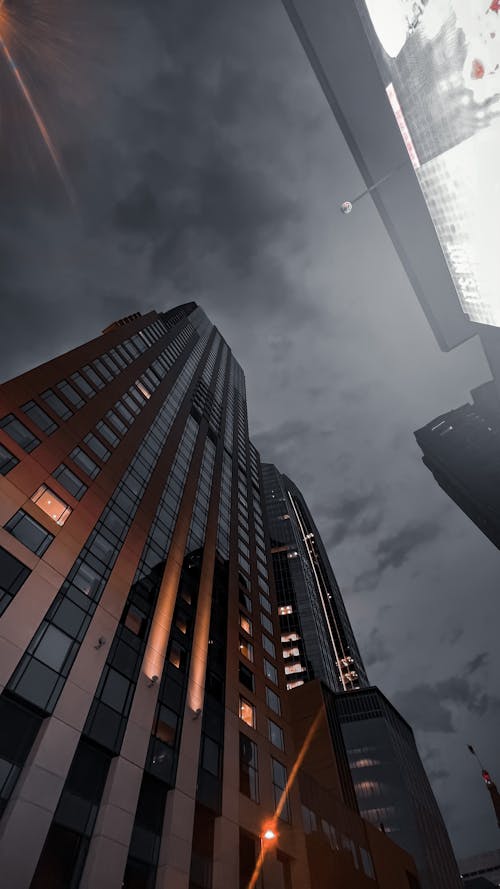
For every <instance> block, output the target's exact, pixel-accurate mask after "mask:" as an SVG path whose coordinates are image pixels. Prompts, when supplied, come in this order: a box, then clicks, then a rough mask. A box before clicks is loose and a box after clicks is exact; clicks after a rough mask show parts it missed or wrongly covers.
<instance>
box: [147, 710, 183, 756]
mask: <svg viewBox="0 0 500 889" xmlns="http://www.w3.org/2000/svg"><path fill="white" fill-rule="evenodd" d="M178 722H179V717H178V716H177V714H176V713H174V711H173V710H170V708H169V707H164V706H163V705H160V707H159V710H158V718H157V720H156V726H155V729H154V732H153V734H154V735H155V737H156V738H159V740H160V741H163V743H164V744H168V745H169V747H173V746H174V744H175V739H176V735H177V724H178Z"/></svg>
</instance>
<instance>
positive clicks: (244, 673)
mask: <svg viewBox="0 0 500 889" xmlns="http://www.w3.org/2000/svg"><path fill="white" fill-rule="evenodd" d="M239 679H240V682H241V684H242V685H244V686H245V688H248V689H250V691H255V682H254V675H253V673H252V671H251V670H249V669H248V667H246V666H245V664H242V663H241V661H240V666H239Z"/></svg>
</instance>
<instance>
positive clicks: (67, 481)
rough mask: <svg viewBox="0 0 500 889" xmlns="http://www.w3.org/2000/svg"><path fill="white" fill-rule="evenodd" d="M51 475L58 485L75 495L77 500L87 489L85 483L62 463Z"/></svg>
mask: <svg viewBox="0 0 500 889" xmlns="http://www.w3.org/2000/svg"><path fill="white" fill-rule="evenodd" d="M52 475H53V477H54V478H56V479H57V481H58V482H59V484H60V485H62V486H63V488H66V490H67V491H68V492H69V493H70V494H72V495H73V497H76V499H77V500H81V499H82V497H83V495H84V494H85V492H86V491H87V490H88V489H87V485H85V484H84V483H83V482H82V481H81V480H80V479H79V478H78V476H77V475H75V473H74V472H71V469H68V467H67V466H65V464H64V463H61V465H60V466H58V467H57V469H56V470H54V472H53V473H52Z"/></svg>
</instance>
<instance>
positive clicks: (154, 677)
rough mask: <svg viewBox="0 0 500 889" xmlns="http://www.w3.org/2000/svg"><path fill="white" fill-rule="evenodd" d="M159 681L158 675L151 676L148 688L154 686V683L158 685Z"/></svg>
mask: <svg viewBox="0 0 500 889" xmlns="http://www.w3.org/2000/svg"><path fill="white" fill-rule="evenodd" d="M157 682H158V676H151V679H150V680H149V682H148V688H152V687H153V685H156V683H157Z"/></svg>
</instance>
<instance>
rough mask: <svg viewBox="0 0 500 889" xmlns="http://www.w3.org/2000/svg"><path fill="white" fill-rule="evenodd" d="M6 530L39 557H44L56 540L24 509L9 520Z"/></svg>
mask: <svg viewBox="0 0 500 889" xmlns="http://www.w3.org/2000/svg"><path fill="white" fill-rule="evenodd" d="M5 529H6V531H9V532H10V534H12V536H13V537H15V538H16V539H17V540H20V541H21V543H24V545H25V546H27V547H28V549H30V550H31V552H32V553H35V555H37V556H41V555H43V553H44V552H45V550H46V549H47V547H48V546H50V544H51V543H52V541H53V539H54V535H53V534H49V532H48V531H46V530H45V528H44V527H43V526H42V525H39V524H38V522H35V520H34V519H32V518H31V516H30V515H28V513H27V512H24V510H23V509H20V510H18V512H16V514H15V515H13V516H12V518H11V519H9V521H8V522H7V524H6V525H5Z"/></svg>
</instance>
